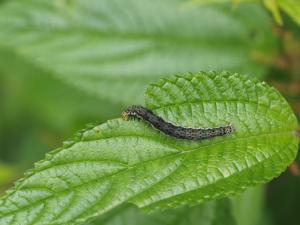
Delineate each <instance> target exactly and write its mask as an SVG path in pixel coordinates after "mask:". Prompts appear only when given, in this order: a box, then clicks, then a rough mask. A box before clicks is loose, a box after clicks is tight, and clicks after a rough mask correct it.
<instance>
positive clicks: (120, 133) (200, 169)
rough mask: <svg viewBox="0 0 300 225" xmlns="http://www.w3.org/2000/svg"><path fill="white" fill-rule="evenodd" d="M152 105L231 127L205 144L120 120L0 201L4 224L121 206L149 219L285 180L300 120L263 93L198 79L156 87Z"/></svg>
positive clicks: (194, 122)
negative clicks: (281, 176)
mask: <svg viewBox="0 0 300 225" xmlns="http://www.w3.org/2000/svg"><path fill="white" fill-rule="evenodd" d="M146 104H147V105H148V107H149V108H151V109H153V110H154V111H155V112H156V113H157V114H158V115H160V116H162V117H163V118H165V119H166V120H167V121H170V122H172V123H175V124H180V125H182V126H185V127H215V126H220V125H224V124H228V123H232V124H233V125H234V126H235V128H236V131H235V132H234V133H233V134H230V135H228V136H225V137H218V138H215V139H209V140H205V141H183V140H178V139H175V138H172V137H168V136H166V135H164V134H162V133H160V132H159V131H157V130H155V129H153V128H152V127H151V126H150V125H147V124H146V123H144V122H142V121H123V120H122V119H114V120H111V121H108V122H107V123H104V124H101V125H99V126H96V127H93V128H91V129H89V130H86V131H83V132H82V133H81V134H79V135H78V136H77V138H75V139H74V141H73V142H68V143H65V145H64V146H63V147H62V148H60V149H57V150H55V151H53V152H51V153H50V154H48V155H47V156H46V159H45V160H43V161H41V162H39V163H37V164H36V165H35V168H34V169H33V170H31V171H29V172H28V173H26V176H25V178H23V179H22V180H20V181H19V182H18V183H17V184H16V186H15V187H14V188H13V189H11V190H10V191H9V192H8V193H7V194H6V195H5V196H3V198H2V199H1V200H0V224H1V225H2V224H3V225H6V224H10V225H11V224H23V225H27V224H47V225H52V224H60V225H62V224H64V225H67V224H72V225H74V224H80V223H82V222H85V221H86V220H87V219H89V218H91V217H94V216H98V215H101V214H103V213H105V212H107V211H109V210H111V209H113V208H114V207H116V206H119V205H120V204H123V203H124V202H130V203H133V204H135V205H137V206H138V207H140V208H144V209H145V210H155V209H167V208H173V207H178V206H180V205H195V204H197V203H199V202H203V201H206V200H211V199H216V198H220V197H224V196H228V195H231V194H234V193H237V192H240V191H242V190H245V189H246V188H247V187H250V186H253V185H256V184H260V183H264V182H267V181H269V180H271V179H272V178H273V177H275V176H278V175H279V174H280V173H281V172H282V171H283V170H285V168H286V167H287V165H288V164H289V163H290V162H291V161H292V160H293V159H294V158H295V155H296V153H297V147H298V146H297V145H298V139H297V137H296V136H295V134H294V130H295V129H296V127H297V120H296V117H295V115H294V114H293V112H292V111H291V108H290V107H289V105H288V103H287V102H286V101H285V100H284V98H283V97H282V96H281V95H280V94H279V93H278V92H277V91H276V90H275V89H273V88H271V87H269V86H268V85H266V84H265V83H260V82H257V81H251V80H248V79H247V78H246V77H245V76H240V75H237V74H230V73H225V72H223V73H214V72H211V73H204V72H202V73H199V74H189V75H185V76H178V77H173V78H170V79H167V80H165V79H164V80H161V81H160V82H158V83H156V84H153V85H152V86H150V87H149V89H148V91H147V92H146Z"/></svg>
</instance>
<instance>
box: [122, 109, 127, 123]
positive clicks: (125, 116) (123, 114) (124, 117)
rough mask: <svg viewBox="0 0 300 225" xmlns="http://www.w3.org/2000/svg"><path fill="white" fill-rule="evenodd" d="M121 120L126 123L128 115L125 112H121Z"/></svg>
mask: <svg viewBox="0 0 300 225" xmlns="http://www.w3.org/2000/svg"><path fill="white" fill-rule="evenodd" d="M122 118H123V120H125V121H127V120H128V113H127V112H125V111H124V112H122Z"/></svg>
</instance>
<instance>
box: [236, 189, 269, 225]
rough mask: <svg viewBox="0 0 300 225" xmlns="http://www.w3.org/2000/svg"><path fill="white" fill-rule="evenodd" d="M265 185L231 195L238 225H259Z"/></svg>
mask: <svg viewBox="0 0 300 225" xmlns="http://www.w3.org/2000/svg"><path fill="white" fill-rule="evenodd" d="M264 199H265V187H264V186H257V187H254V188H249V189H247V190H246V191H245V192H244V193H243V194H239V195H237V196H234V197H232V203H233V204H232V206H233V207H232V208H233V212H234V216H235V218H236V221H237V224H238V225H260V224H264V225H265V223H262V220H263V219H264V213H265V211H264V206H265V204H264ZM250 212H251V213H250Z"/></svg>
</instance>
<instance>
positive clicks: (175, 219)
mask: <svg viewBox="0 0 300 225" xmlns="http://www.w3.org/2000/svg"><path fill="white" fill-rule="evenodd" d="M218 222H219V224H222V225H234V224H235V221H234V219H233V217H232V214H231V204H230V201H228V199H221V200H217V201H213V202H207V203H205V204H200V205H198V206H194V207H191V208H190V207H181V208H179V209H172V210H166V211H163V212H155V213H152V214H145V213H142V212H141V211H140V210H138V208H136V207H134V206H132V205H125V206H121V207H119V208H116V209H114V210H112V211H110V212H109V213H107V214H105V215H103V216H102V217H100V218H97V219H95V220H94V221H93V222H91V223H89V224H88V225H141V224H143V225H217V224H218Z"/></svg>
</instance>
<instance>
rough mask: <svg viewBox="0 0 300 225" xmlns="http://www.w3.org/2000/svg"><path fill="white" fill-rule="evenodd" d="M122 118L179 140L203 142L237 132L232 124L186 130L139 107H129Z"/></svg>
mask: <svg viewBox="0 0 300 225" xmlns="http://www.w3.org/2000/svg"><path fill="white" fill-rule="evenodd" d="M122 117H123V119H124V120H128V118H130V117H132V118H138V119H142V120H144V121H147V122H148V123H150V124H151V125H152V126H153V127H155V128H156V129H158V130H160V131H162V132H163V133H165V134H167V135H169V136H172V137H175V138H178V139H188V140H203V139H209V138H213V137H217V136H223V135H226V134H230V133H232V132H233V131H234V130H235V129H234V127H233V125H232V124H229V125H227V126H221V127H213V128H185V127H180V126H176V125H174V124H171V123H168V122H166V121H164V120H163V119H162V118H161V117H159V116H156V115H155V114H154V113H153V112H152V111H151V110H149V109H147V108H145V107H143V106H139V105H133V106H130V107H128V108H127V109H126V110H125V111H123V113H122Z"/></svg>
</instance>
